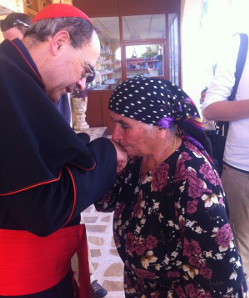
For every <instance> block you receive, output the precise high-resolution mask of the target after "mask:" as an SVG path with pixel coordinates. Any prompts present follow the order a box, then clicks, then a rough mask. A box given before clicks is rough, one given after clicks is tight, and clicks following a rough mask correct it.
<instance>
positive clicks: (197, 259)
mask: <svg viewBox="0 0 249 298" xmlns="http://www.w3.org/2000/svg"><path fill="white" fill-rule="evenodd" d="M141 161H142V158H132V159H130V160H129V163H128V164H127V166H126V168H125V169H124V170H123V172H122V174H121V175H119V176H118V177H117V181H116V184H115V187H114V188H113V190H112V191H111V192H109V193H108V194H106V196H105V197H104V198H103V199H102V200H101V201H98V202H97V203H95V207H96V209H97V210H98V211H106V212H108V211H113V210H114V221H113V230H114V239H115V243H116V246H117V249H118V252H119V254H120V257H121V258H122V260H123V262H124V288H125V294H126V297H132V298H134V297H139V298H140V297H142V298H148V297H153V298H156V297H162V298H166V297H181V298H184V297H205V298H208V297H240V296H238V292H240V291H241V289H243V285H244V287H246V285H245V284H244V276H243V270H242V265H241V258H240V256H239V254H238V251H237V248H236V246H235V244H234V240H233V234H232V231H231V228H230V225H229V223H228V216H227V213H226V207H225V203H224V191H223V188H222V186H221V181H220V178H219V176H218V175H217V173H216V171H214V170H213V168H212V166H211V165H210V163H209V161H208V160H207V159H206V157H204V156H203V154H202V153H201V152H200V151H199V150H198V149H197V148H196V147H195V146H194V145H193V144H192V143H190V142H188V141H184V142H183V143H182V145H181V146H180V148H179V149H178V150H177V151H176V152H175V153H174V154H172V155H171V156H170V157H168V158H167V159H166V160H165V161H164V162H163V163H161V164H160V165H159V166H158V168H156V169H155V170H153V171H150V172H148V173H147V174H145V175H142V174H141V170H140V169H141Z"/></svg>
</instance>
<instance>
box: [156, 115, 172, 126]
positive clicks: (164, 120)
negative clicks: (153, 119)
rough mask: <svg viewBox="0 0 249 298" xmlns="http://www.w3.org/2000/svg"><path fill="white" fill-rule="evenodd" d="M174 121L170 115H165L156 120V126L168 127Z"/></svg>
mask: <svg viewBox="0 0 249 298" xmlns="http://www.w3.org/2000/svg"><path fill="white" fill-rule="evenodd" d="M173 122H174V119H173V118H171V117H165V118H162V119H161V120H160V121H159V122H158V126H160V127H163V128H169V127H170V126H171V125H172V124H173Z"/></svg>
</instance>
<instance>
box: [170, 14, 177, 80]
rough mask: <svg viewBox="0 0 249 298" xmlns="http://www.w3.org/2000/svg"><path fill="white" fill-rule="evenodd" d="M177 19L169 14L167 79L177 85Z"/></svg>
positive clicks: (174, 15)
mask: <svg viewBox="0 0 249 298" xmlns="http://www.w3.org/2000/svg"><path fill="white" fill-rule="evenodd" d="M178 50H179V44H178V18H177V15H176V14H169V79H170V81H171V82H173V83H175V84H176V85H179V51H178Z"/></svg>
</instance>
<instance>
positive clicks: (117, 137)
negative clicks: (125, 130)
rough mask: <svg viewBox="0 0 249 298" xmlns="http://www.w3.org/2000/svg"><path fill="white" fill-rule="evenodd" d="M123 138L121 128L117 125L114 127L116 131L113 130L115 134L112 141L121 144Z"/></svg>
mask: <svg viewBox="0 0 249 298" xmlns="http://www.w3.org/2000/svg"><path fill="white" fill-rule="evenodd" d="M121 138H122V136H121V132H120V129H119V126H118V124H115V125H114V130H113V133H112V139H113V141H115V142H119V141H120V139H121Z"/></svg>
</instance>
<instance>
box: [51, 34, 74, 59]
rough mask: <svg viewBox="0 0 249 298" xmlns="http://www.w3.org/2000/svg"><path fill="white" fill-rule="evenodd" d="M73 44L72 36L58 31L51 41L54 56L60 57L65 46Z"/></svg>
mask: <svg viewBox="0 0 249 298" xmlns="http://www.w3.org/2000/svg"><path fill="white" fill-rule="evenodd" d="M70 42H71V38H70V35H69V33H68V32H67V31H65V30H61V31H58V32H57V33H56V34H55V35H54V36H53V37H52V40H51V43H50V48H51V51H52V54H53V55H55V56H56V55H58V54H59V53H60V52H61V49H62V47H63V46H64V45H68V44H70Z"/></svg>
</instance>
